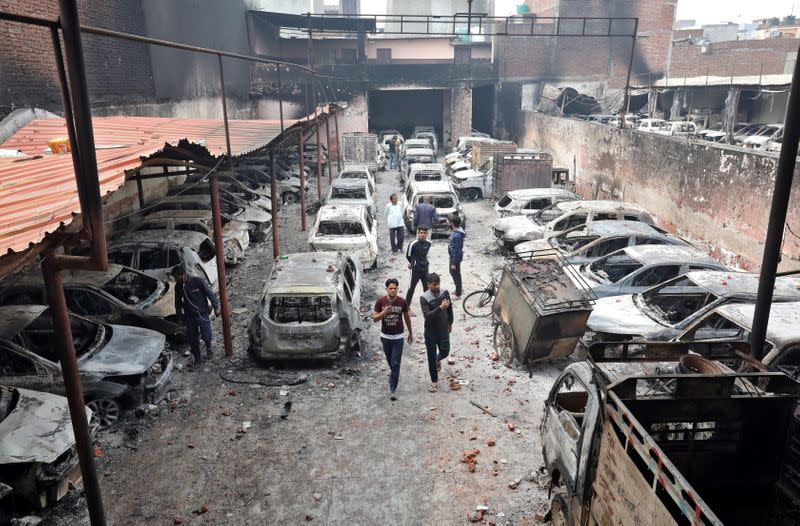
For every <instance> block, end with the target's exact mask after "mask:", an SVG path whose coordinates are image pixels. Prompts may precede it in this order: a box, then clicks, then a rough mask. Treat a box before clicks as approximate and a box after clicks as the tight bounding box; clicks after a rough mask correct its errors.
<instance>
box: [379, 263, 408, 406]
mask: <svg viewBox="0 0 800 526" xmlns="http://www.w3.org/2000/svg"><path fill="white" fill-rule="evenodd" d="M399 285H400V284H399V282H398V281H397V280H396V279H394V278H389V279H387V280H386V296H382V297H380V298H378V301H376V302H375V308H374V309H373V311H372V321H374V322H378V321H380V322H381V345H382V346H383V354H385V355H386V362H387V363H388V364H389V370H390V373H389V398H390V399H391V400H392V401H393V402H394V401H395V400H397V383H398V382H399V381H400V361H401V360H402V358H403V320H405V325H406V327H408V343H411V342H412V341H414V333H413V329H412V328H411V317H410V315H409V312H408V303H406V300H404V299H403V298H401V297H399V296H398V295H397V288H398V287H399Z"/></svg>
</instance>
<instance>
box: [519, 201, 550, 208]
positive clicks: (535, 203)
mask: <svg viewBox="0 0 800 526" xmlns="http://www.w3.org/2000/svg"><path fill="white" fill-rule="evenodd" d="M547 206H550V200H549V199H531V200H530V201H528V203H527V204H526V205H525V206H524V207H523V209H524V210H541V209H542V208H545V207H547Z"/></svg>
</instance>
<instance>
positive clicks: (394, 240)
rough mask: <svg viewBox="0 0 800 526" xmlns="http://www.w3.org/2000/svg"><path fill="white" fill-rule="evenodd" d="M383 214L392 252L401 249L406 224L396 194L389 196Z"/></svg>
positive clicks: (394, 252)
mask: <svg viewBox="0 0 800 526" xmlns="http://www.w3.org/2000/svg"><path fill="white" fill-rule="evenodd" d="M389 201H390V202H389V203H386V208H385V209H384V214H385V215H386V224H387V225H389V242H390V243H391V245H392V254H397V253H398V252H402V251H403V241H404V239H405V235H406V226H405V223H404V222H403V207H402V205H400V203H399V202H398V200H397V194H392V195H391V196H389Z"/></svg>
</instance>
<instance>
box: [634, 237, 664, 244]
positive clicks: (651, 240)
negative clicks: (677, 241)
mask: <svg viewBox="0 0 800 526" xmlns="http://www.w3.org/2000/svg"><path fill="white" fill-rule="evenodd" d="M634 244H635V245H664V244H666V242H665V240H664V238H660V237H642V236H637V237H636V243H634Z"/></svg>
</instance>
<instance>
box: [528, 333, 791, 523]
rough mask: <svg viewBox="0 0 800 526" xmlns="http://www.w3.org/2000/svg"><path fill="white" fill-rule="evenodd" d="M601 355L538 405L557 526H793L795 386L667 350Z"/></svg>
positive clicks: (571, 369)
mask: <svg viewBox="0 0 800 526" xmlns="http://www.w3.org/2000/svg"><path fill="white" fill-rule="evenodd" d="M601 352H602V355H600V356H598V354H597V353H596V352H595V349H594V348H593V349H590V350H589V359H587V360H586V361H583V362H577V363H573V364H571V365H569V366H568V367H567V368H566V369H564V371H563V372H562V374H561V376H560V377H559V378H558V379H557V380H556V382H555V384H554V385H553V388H552V389H551V391H550V394H549V396H548V398H547V401H546V402H545V408H544V416H543V420H542V426H541V430H542V453H543V456H544V460H545V467H546V468H547V470H548V471H549V473H550V476H551V486H550V490H551V495H552V499H551V503H550V516H551V519H552V524H553V525H554V526H557V525H578V524H580V525H595V524H596V525H608V524H614V525H620V526H626V525H649V524H652V525H659V526H662V525H673V524H675V525H677V524H692V525H722V524H725V525H753V524H758V525H772V526H784V525H786V526H788V525H790V524H793V525H796V524H800V498H799V497H798V496H799V495H800V418H799V417H798V394H800V389H799V388H798V387H799V385H800V384H798V383H797V382H795V381H794V380H792V379H791V378H789V377H788V376H786V375H784V374H783V373H779V372H767V373H764V372H759V373H736V372H733V371H731V370H730V369H728V368H727V367H726V366H724V365H723V364H722V363H719V362H714V361H711V360H708V359H706V358H704V357H703V356H701V355H698V354H694V353H690V352H688V350H686V349H685V348H682V347H680V346H678V345H675V344H673V343H659V344H654V345H651V346H647V348H646V349H644V350H643V349H642V348H641V347H639V348H637V352H636V353H632V354H628V355H626V354H625V353H619V352H617V353H616V354H615V353H613V352H611V351H609V349H607V348H603V349H601ZM554 490H555V491H554Z"/></svg>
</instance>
